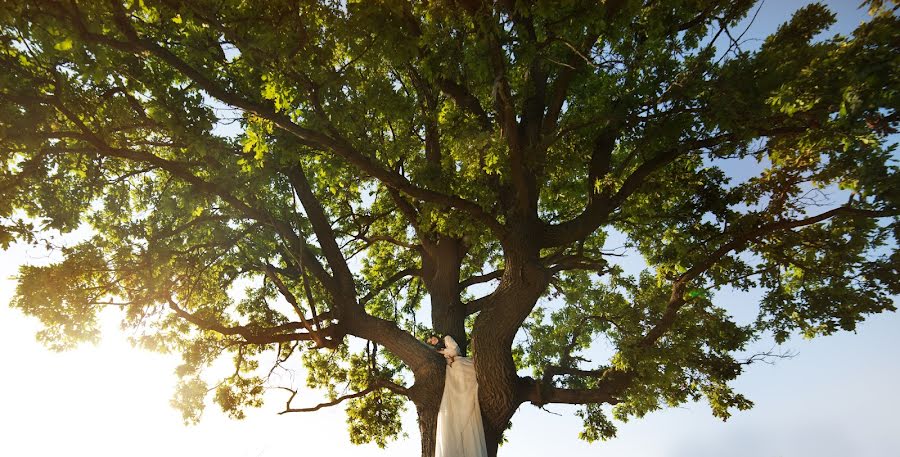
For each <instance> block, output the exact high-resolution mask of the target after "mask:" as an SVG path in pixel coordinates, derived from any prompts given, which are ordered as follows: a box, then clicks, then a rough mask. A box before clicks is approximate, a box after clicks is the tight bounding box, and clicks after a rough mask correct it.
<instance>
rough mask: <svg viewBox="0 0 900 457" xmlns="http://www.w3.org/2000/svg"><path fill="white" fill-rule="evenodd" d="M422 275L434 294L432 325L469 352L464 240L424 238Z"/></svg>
mask: <svg viewBox="0 0 900 457" xmlns="http://www.w3.org/2000/svg"><path fill="white" fill-rule="evenodd" d="M422 245H423V247H424V252H423V255H422V278H423V280H424V281H425V287H426V288H427V289H428V295H429V296H430V297H431V326H432V328H433V329H434V330H435V332H437V333H439V334H441V335H450V336H452V337H453V339H454V340H456V343H457V344H459V350H460V353H462V355H466V347H467V346H468V345H467V339H466V327H465V319H466V309H465V306H464V305H463V304H462V302H461V301H460V299H459V292H460V287H459V272H460V268H461V267H462V260H463V258H464V257H465V254H466V250H465V246H464V245H463V242H462V241H461V240H458V239H455V238H450V237H446V236H438V239H437V240H436V241H423V242H422Z"/></svg>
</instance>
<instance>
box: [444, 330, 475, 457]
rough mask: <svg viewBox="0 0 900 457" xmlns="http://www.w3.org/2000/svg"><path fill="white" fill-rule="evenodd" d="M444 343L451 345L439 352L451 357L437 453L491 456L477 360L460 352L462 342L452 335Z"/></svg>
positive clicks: (452, 456) (456, 456) (450, 456)
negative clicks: (480, 402)
mask: <svg viewBox="0 0 900 457" xmlns="http://www.w3.org/2000/svg"><path fill="white" fill-rule="evenodd" d="M444 343H445V344H446V345H447V347H446V348H444V349H441V350H440V351H439V352H440V353H441V354H444V357H446V358H447V374H446V377H445V381H444V395H443V396H442V397H441V409H440V411H439V412H438V420H437V439H436V448H437V449H436V452H435V457H487V445H486V444H485V441H484V427H483V426H482V423H481V408H480V407H479V406H478V383H477V382H476V381H475V363H474V362H473V361H472V359H470V358H468V357H461V356H460V355H459V345H457V344H456V341H455V340H454V339H453V338H452V337H451V336H449V335H447V336H445V337H444ZM451 358H452V360H453V362H452V363H451Z"/></svg>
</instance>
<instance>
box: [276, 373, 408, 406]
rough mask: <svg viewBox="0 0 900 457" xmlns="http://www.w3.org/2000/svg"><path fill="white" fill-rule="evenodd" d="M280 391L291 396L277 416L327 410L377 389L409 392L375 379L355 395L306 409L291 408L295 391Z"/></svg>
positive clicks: (295, 394) (397, 385)
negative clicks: (289, 393) (286, 392)
mask: <svg viewBox="0 0 900 457" xmlns="http://www.w3.org/2000/svg"><path fill="white" fill-rule="evenodd" d="M282 389H284V390H287V391H288V392H291V396H290V397H289V398H288V400H287V403H286V406H285V409H284V411H281V412H280V413H278V414H285V413H308V412H313V411H318V410H320V409H322V408H327V407H329V406H335V405H339V404H341V403H343V402H344V401H346V400H351V399H354V398H360V397H364V396H366V395H368V394H370V393H372V392H375V391H376V390H379V389H387V390H390V391H391V392H393V393H395V394H397V395H404V396H409V393H408V392H409V389H407V388H406V387H403V386H401V385H399V384H396V383H393V382H391V381H387V380H384V379H376V380H375V381H374V382H373V383H372V384H371V385H370V386H369V387H367V388H365V389H363V390H360V391H359V392H355V393H352V394H347V395H342V396H340V397H337V398H335V399H334V400H332V401H327V402H324V403H319V404H318V405H316V406H310V407H308V408H292V407H291V402H292V401H293V400H294V397H296V396H297V391H296V390H294V389H288V388H286V387H282Z"/></svg>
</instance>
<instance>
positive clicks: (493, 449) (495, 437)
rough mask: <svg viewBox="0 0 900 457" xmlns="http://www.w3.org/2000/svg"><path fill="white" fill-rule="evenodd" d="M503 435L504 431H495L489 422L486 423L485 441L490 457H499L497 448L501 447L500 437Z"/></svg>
mask: <svg viewBox="0 0 900 457" xmlns="http://www.w3.org/2000/svg"><path fill="white" fill-rule="evenodd" d="M502 435H503V433H502V431H501V432H497V431H495V430H494V429H493V427H490V426H488V425H487V422H486V421H485V425H484V441H485V443H486V444H487V453H488V457H497V448H499V447H500V437H501V436H502Z"/></svg>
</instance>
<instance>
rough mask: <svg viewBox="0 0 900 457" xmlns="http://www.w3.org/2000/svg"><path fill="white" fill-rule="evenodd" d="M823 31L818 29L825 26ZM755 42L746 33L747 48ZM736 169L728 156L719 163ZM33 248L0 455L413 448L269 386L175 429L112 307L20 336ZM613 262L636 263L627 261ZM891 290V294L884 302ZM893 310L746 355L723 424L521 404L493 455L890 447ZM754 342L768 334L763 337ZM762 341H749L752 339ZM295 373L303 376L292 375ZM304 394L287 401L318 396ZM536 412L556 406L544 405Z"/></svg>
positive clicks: (1, 272) (761, 32) (14, 258)
mask: <svg viewBox="0 0 900 457" xmlns="http://www.w3.org/2000/svg"><path fill="white" fill-rule="evenodd" d="M859 1H860V0H833V1H831V2H830V6H831V8H832V10H834V11H836V12H837V13H838V20H839V22H838V24H837V25H836V26H835V27H833V28H832V30H831V31H830V33H832V32H833V33H844V34H846V33H849V32H850V31H851V30H852V29H853V28H854V27H855V26H856V25H857V24H859V22H860V21H863V20H865V19H866V15H865V12H864V11H861V10H857V9H856V6H857V5H858V4H859ZM804 3H806V2H802V1H798V0H795V1H786V0H783V1H776V0H768V2H766V3H765V5H764V6H763V7H762V10H761V11H760V13H759V17H757V19H756V22H755V23H754V25H753V26H752V28H751V29H750V30H749V31H748V33H747V35H746V36H745V38H753V37H757V38H758V37H763V36H765V35H766V34H767V33H769V32H770V31H772V30H774V28H775V27H776V26H777V24H779V23H781V22H783V21H784V20H785V19H786V18H787V17H788V14H789V13H790V12H791V11H793V10H796V9H797V8H798V7H799V6H801V5H802V4H804ZM830 33H829V34H830ZM757 45H758V42H756V43H754V42H752V41H751V42H748V43H747V46H748V47H756V46H757ZM733 171H734V172H735V174H737V172H738V169H737V167H735V168H734V170H733ZM46 261H47V258H46V256H45V254H44V253H43V252H42V251H40V250H38V249H36V248H28V247H25V246H21V245H16V246H13V247H12V248H11V249H10V250H8V251H6V252H0V347H2V348H4V349H3V351H4V352H3V357H2V359H3V367H4V369H3V374H2V375H0V455H3V456H17V457H18V456H22V457H26V456H35V457H38V456H41V457H42V456H50V455H76V456H80V455H91V456H95V457H106V456H120V455H123V454H124V455H130V456H134V457H141V456H154V457H156V456H160V455H172V456H180V455H216V456H222V457H257V456H281V455H300V454H310V453H318V452H329V455H350V454H353V455H358V456H376V455H377V456H385V455H408V456H413V455H418V453H419V436H418V429H417V427H416V423H415V415H414V410H413V409H412V407H411V406H410V408H408V410H407V412H406V414H405V415H404V425H405V430H406V432H407V434H408V437H406V438H401V439H400V440H398V441H395V442H392V443H391V444H390V445H389V446H388V448H387V449H385V450H382V449H378V448H377V447H376V446H374V445H364V446H354V445H351V444H350V443H349V440H348V436H347V429H346V424H345V422H344V413H343V410H342V409H341V408H339V407H338V408H330V409H324V410H321V411H318V412H315V413H303V414H291V415H283V416H279V415H278V414H277V412H279V411H281V409H282V408H283V407H284V400H285V396H286V394H285V392H283V391H278V390H271V391H270V392H268V393H267V403H266V405H265V406H264V407H263V408H261V409H258V410H251V411H249V412H248V416H247V419H245V420H243V421H234V420H231V419H228V418H227V417H225V416H224V415H223V414H222V413H221V412H220V410H219V409H218V407H217V406H215V405H210V406H209V407H208V408H207V410H206V412H205V413H204V416H203V420H202V421H201V423H200V424H199V425H196V426H184V425H183V424H182V420H181V416H180V414H179V413H178V412H177V411H175V410H174V409H172V408H171V407H170V406H169V399H170V398H171V395H172V392H173V391H174V387H175V382H176V377H175V375H174V369H175V367H176V366H177V365H178V364H179V356H178V355H177V354H172V355H163V354H156V353H150V352H146V351H142V350H138V349H134V348H132V347H131V345H130V344H129V343H128V341H127V335H126V334H125V333H123V332H122V331H121V330H120V329H119V328H118V323H117V314H118V312H117V310H115V309H110V310H108V311H107V312H105V313H104V315H103V323H104V325H103V338H102V340H101V342H100V343H99V344H98V345H96V346H93V345H84V346H82V347H79V348H78V349H76V350H73V351H69V352H64V353H52V352H50V351H48V350H47V349H45V348H44V347H43V346H41V345H40V344H38V343H37V342H36V341H35V339H34V334H35V332H36V331H37V330H38V329H39V328H40V327H39V324H38V323H37V322H36V320H35V319H33V318H28V317H25V316H23V315H22V314H21V313H20V312H19V311H17V310H12V309H10V308H8V307H7V305H6V304H7V303H8V302H9V299H10V297H11V296H12V294H13V291H14V288H15V282H14V280H13V279H12V277H13V276H15V274H16V271H17V269H18V266H19V265H20V264H23V263H31V264H40V263H44V262H46ZM625 263H626V264H630V266H631V267H640V264H641V263H642V262H641V261H640V260H639V259H627V260H626V262H625ZM716 298H717V299H716V301H717V302H720V303H727V304H728V306H727V307H728V309H729V310H731V311H732V312H734V313H736V314H737V315H741V314H747V315H749V313H752V312H754V311H755V309H756V301H755V299H756V298H758V295H755V294H745V295H737V294H719V295H717V297H716ZM895 301H896V300H895ZM898 329H900V316H898V315H897V314H896V313H889V314H884V315H877V316H873V317H871V318H869V319H868V320H867V321H866V322H864V323H863V324H862V325H860V326H859V328H858V330H857V333H855V334H854V333H848V332H842V333H839V334H837V335H833V336H829V337H825V338H819V339H816V340H812V341H806V340H802V339H799V338H795V339H792V340H790V341H789V342H787V343H786V344H785V345H783V346H782V347H780V348H777V349H778V350H779V351H783V352H784V351H789V352H792V353H795V354H796V355H795V356H794V357H793V358H791V359H787V360H778V361H777V362H776V363H775V364H774V365H768V364H762V363H761V364H755V365H752V366H750V367H749V368H748V370H747V371H746V372H745V373H744V374H743V375H742V376H741V377H740V378H739V379H738V380H737V381H736V382H735V387H736V388H737V390H738V391H740V392H742V393H745V394H746V395H748V396H749V397H750V398H751V399H752V400H753V401H754V402H755V403H756V406H755V407H754V408H753V409H752V410H750V411H747V412H738V413H737V414H736V415H735V416H733V417H732V418H731V419H730V420H729V421H728V422H727V423H723V422H722V421H720V420H718V419H716V418H714V417H713V416H712V415H711V414H710V413H709V407H708V406H707V405H706V404H705V403H702V402H701V403H688V404H686V405H682V406H681V407H679V408H672V409H666V410H663V411H659V412H655V413H652V414H650V415H648V416H647V417H645V418H643V419H636V420H633V421H631V422H629V423H626V424H618V425H619V436H618V437H617V438H615V439H614V440H612V441H609V442H601V443H594V444H588V443H585V442H583V441H579V440H578V439H577V433H578V431H579V430H580V429H581V423H580V420H579V419H578V418H577V417H575V416H574V414H573V412H574V411H575V409H574V408H569V407H564V406H559V405H555V406H554V405H551V406H548V407H547V410H548V411H549V412H548V411H544V410H540V409H537V408H535V407H533V406H531V405H527V404H526V405H523V406H522V407H521V408H520V410H519V412H518V413H517V414H516V416H515V417H514V418H513V427H512V429H511V430H510V431H509V434H508V438H509V442H508V443H507V444H505V445H503V447H501V449H500V454H501V456H503V455H506V456H511V455H516V456H537V455H551V454H557V455H569V456H576V457H577V456H594V455H622V456H629V457H682V456H684V457H687V456H691V457H704V456H733V457H757V456H771V457H797V456H817V457H844V456H851V455H852V456H857V457H867V456H871V457H882V456H888V455H896V450H897V449H900V434H898V433H896V432H897V430H898V425H900V420H898V419H897V418H896V411H900V395H897V393H896V380H897V379H900V362H898V360H900V357H898V356H897V353H896V352H897V348H900V332H898V331H897V330H898ZM766 344H768V343H766ZM769 347H770V346H764V347H763V346H761V348H762V350H765V349H768V348H769ZM295 376H296V379H297V381H298V383H302V380H303V379H304V378H305V373H303V372H302V370H298V371H297V373H296V374H295ZM321 399H322V397H321V395H318V394H316V393H315V392H307V391H304V392H303V393H301V395H298V397H297V399H296V400H295V406H306V405H312V404H315V403H318V402H319V401H321ZM550 412H553V413H557V414H559V415H555V414H551V413H550Z"/></svg>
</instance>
